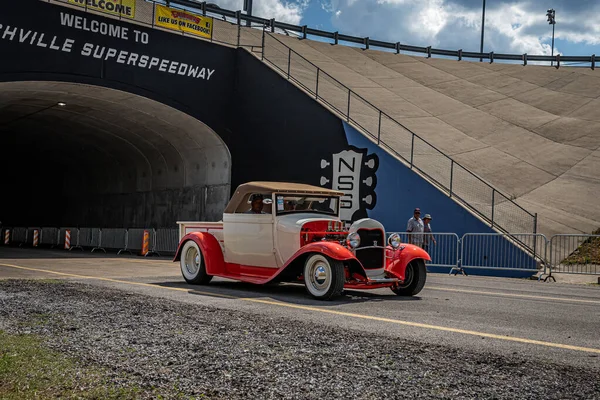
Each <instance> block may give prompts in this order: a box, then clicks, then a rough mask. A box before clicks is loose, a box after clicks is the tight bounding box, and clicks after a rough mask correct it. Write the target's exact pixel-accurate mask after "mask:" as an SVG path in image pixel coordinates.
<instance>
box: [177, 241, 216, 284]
mask: <svg viewBox="0 0 600 400" xmlns="http://www.w3.org/2000/svg"><path fill="white" fill-rule="evenodd" d="M189 240H193V241H194V242H196V244H197V245H198V247H199V248H200V251H202V257H203V258H204V265H205V266H206V273H207V274H209V275H219V274H223V273H224V272H225V259H224V258H223V250H222V249H221V246H220V245H219V241H218V240H217V238H215V237H214V236H213V235H211V234H210V233H207V232H192V233H188V234H187V235H185V236H184V237H183V238H182V239H181V241H180V242H179V247H178V248H177V253H175V258H174V259H173V262H176V261H179V260H180V259H181V249H182V248H183V246H184V244H185V242H187V241H189Z"/></svg>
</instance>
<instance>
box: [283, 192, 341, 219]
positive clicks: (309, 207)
mask: <svg viewBox="0 0 600 400" xmlns="http://www.w3.org/2000/svg"><path fill="white" fill-rule="evenodd" d="M339 200H340V199H339V198H338V197H330V196H310V195H308V196H302V195H279V194H278V195H277V196H276V201H277V215H283V214H292V213H319V214H327V215H334V216H337V215H338V208H339Z"/></svg>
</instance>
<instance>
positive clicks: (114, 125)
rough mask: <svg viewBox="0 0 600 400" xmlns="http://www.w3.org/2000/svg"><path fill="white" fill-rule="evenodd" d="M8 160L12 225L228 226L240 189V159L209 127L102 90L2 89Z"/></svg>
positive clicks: (64, 85)
mask: <svg viewBox="0 0 600 400" xmlns="http://www.w3.org/2000/svg"><path fill="white" fill-rule="evenodd" d="M59 103H64V104H66V105H64V106H61V105H59ZM0 161H1V162H2V165H3V166H4V171H5V173H7V176H5V179H3V181H4V182H3V184H2V189H3V190H2V196H1V197H2V199H0V221H2V222H3V223H4V224H5V225H9V224H11V225H63V226H66V225H79V226H107V227H109V226H110V227H124V226H129V227H168V226H174V224H175V222H176V221H177V220H184V219H207V220H218V219H220V217H221V215H220V214H221V212H222V210H223V208H224V207H225V205H226V202H227V199H228V196H229V193H230V186H231V154H230V152H229V149H228V148H227V146H226V144H225V143H224V142H223V140H222V138H221V137H220V136H219V135H218V134H217V133H216V132H215V131H214V130H213V129H211V128H210V127H209V126H208V125H206V124H205V123H203V122H201V121H199V120H198V119H196V118H194V117H193V116H191V115H189V114H186V113H184V112H182V111H180V110H177V109H175V108H173V107H171V106H169V105H166V104H163V103H161V102H159V101H156V100H152V99H150V98H147V97H143V96H141V95H139V94H134V93H131V92H127V91H125V90H118V89H114V88H106V87H103V86H99V85H93V84H82V83H70V82H59V81H13V82H0ZM2 214H4V215H2Z"/></svg>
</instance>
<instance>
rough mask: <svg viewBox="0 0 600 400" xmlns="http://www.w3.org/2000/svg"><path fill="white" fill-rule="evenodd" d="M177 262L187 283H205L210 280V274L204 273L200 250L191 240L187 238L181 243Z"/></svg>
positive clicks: (204, 266) (204, 268)
mask: <svg viewBox="0 0 600 400" xmlns="http://www.w3.org/2000/svg"><path fill="white" fill-rule="evenodd" d="M179 263H180V266H181V274H182V275H183V279H185V281H186V282H187V283H191V284H193V285H206V284H208V283H209V282H210V281H211V279H212V275H208V274H207V273H206V265H205V264H204V257H203V256H202V252H201V251H200V248H199V247H198V244H197V243H196V242H194V241H193V240H189V241H187V242H186V243H185V244H184V245H183V249H182V250H181V258H180V261H179Z"/></svg>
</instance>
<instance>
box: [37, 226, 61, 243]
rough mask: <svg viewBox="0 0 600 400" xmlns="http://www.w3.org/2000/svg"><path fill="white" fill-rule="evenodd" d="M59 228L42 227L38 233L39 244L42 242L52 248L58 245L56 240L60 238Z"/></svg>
mask: <svg viewBox="0 0 600 400" xmlns="http://www.w3.org/2000/svg"><path fill="white" fill-rule="evenodd" d="M59 232H60V230H59V229H58V228H48V227H46V228H42V233H41V235H40V244H44V245H47V246H50V247H51V248H54V247H56V246H57V245H58V241H59V240H60V238H59V235H60V233H59Z"/></svg>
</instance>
